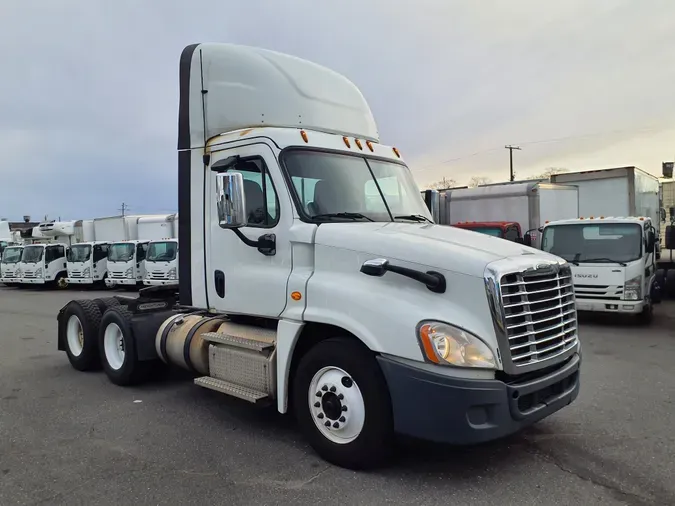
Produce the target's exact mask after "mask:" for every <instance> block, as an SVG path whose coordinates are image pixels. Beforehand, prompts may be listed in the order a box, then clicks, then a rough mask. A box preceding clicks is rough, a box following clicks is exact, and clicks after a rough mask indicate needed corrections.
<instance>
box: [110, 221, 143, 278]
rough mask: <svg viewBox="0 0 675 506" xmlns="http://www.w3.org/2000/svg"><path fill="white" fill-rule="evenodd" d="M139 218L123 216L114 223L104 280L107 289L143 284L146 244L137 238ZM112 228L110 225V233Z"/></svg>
mask: <svg viewBox="0 0 675 506" xmlns="http://www.w3.org/2000/svg"><path fill="white" fill-rule="evenodd" d="M141 217H142V216H138V215H135V216H123V217H121V218H122V219H121V220H119V219H118V220H116V221H115V222H114V227H115V230H114V234H115V237H116V239H115V240H111V241H110V244H109V246H108V259H107V260H108V272H107V277H106V279H105V284H106V286H107V287H109V288H114V287H117V286H122V287H128V288H130V287H135V286H137V285H138V284H140V283H142V282H143V277H144V275H145V263H144V260H145V252H146V251H147V249H148V242H147V241H140V240H139V238H138V220H139V218H141ZM112 227H113V225H110V232H113V229H112Z"/></svg>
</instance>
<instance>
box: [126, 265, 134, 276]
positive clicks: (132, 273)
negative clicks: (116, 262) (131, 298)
mask: <svg viewBox="0 0 675 506" xmlns="http://www.w3.org/2000/svg"><path fill="white" fill-rule="evenodd" d="M124 276H125V277H127V278H133V277H134V269H133V267H129V268H128V269H127V270H126V271H125V273H124Z"/></svg>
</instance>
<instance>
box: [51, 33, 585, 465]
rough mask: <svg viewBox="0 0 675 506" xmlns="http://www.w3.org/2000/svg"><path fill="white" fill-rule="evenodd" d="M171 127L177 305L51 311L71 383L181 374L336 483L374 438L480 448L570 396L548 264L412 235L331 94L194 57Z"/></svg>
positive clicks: (378, 148) (187, 56)
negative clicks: (101, 375)
mask: <svg viewBox="0 0 675 506" xmlns="http://www.w3.org/2000/svg"><path fill="white" fill-rule="evenodd" d="M179 107H180V109H179V120H178V153H179V155H178V157H179V159H178V165H179V175H178V192H179V195H178V197H179V199H178V201H179V203H178V205H179V220H180V230H179V234H180V236H179V243H180V247H181V255H180V258H179V262H180V282H179V288H178V294H176V290H175V289H172V288H167V287H148V288H145V289H143V290H141V292H140V295H139V297H138V298H122V297H119V298H116V299H115V298H114V299H113V300H110V299H94V300H75V301H71V302H70V303H68V304H67V305H66V306H64V307H63V308H62V309H61V310H60V312H59V315H58V348H59V349H60V350H63V351H64V352H65V353H66V354H67V356H68V359H69V361H70V363H71V364H72V366H73V367H74V368H75V369H78V370H86V369H91V368H95V367H97V366H102V367H103V369H104V371H105V373H106V375H107V376H108V378H109V379H110V380H111V381H112V382H113V383H115V384H118V385H131V384H134V383H137V382H140V381H142V380H143V379H144V378H147V377H148V375H149V374H152V372H153V371H154V370H156V368H155V364H156V363H157V362H158V361H163V362H166V363H169V364H174V365H178V366H180V367H184V368H186V369H188V370H190V371H193V373H194V374H195V376H196V378H195V380H194V381H195V384H196V385H199V386H202V387H205V388H209V389H212V390H214V391H216V392H220V393H223V394H226V395H231V396H234V397H238V398H240V399H244V400H246V401H249V402H251V403H255V404H263V403H272V404H273V405H274V406H276V409H277V410H278V411H279V412H281V413H287V412H289V411H290V412H293V413H294V414H295V416H296V417H297V419H298V422H299V425H300V427H301V429H302V431H303V432H304V434H305V436H306V438H307V439H308V441H309V442H310V444H311V445H312V447H313V448H314V449H315V450H316V451H317V452H318V453H319V454H320V455H321V456H322V457H323V458H325V459H326V460H328V461H330V462H333V463H335V464H338V465H341V466H345V467H350V468H363V467H370V466H374V465H378V464H381V463H383V462H385V461H386V460H385V459H386V458H387V456H388V454H389V453H390V452H391V451H392V449H393V447H394V445H393V444H392V439H393V436H394V434H395V433H402V434H408V435H411V436H417V437H422V438H425V439H429V440H433V441H437V442H446V443H454V444H470V443H476V442H481V441H488V440H492V439H496V438H500V437H503V436H506V435H508V434H511V433H514V432H516V431H518V430H520V429H521V428H523V427H525V426H527V425H530V424H532V423H534V422H536V421H538V420H541V419H542V418H545V417H547V416H549V415H551V414H553V413H555V412H556V411H558V410H560V409H562V408H564V407H565V406H567V405H568V404H569V403H571V402H572V401H573V400H574V399H575V398H576V397H577V394H578V392H579V374H580V364H581V345H580V342H579V339H578V335H577V322H576V310H575V307H574V292H573V290H572V283H571V270H570V266H569V264H568V263H567V262H566V261H565V260H563V259H561V258H560V257H557V256H554V255H550V254H548V253H545V252H542V251H539V250H536V249H533V248H528V247H526V246H523V245H521V244H516V243H512V242H508V241H502V240H500V239H497V238H493V237H489V236H486V235H482V234H476V233H473V232H468V231H465V230H461V229H456V228H453V227H446V226H440V225H435V224H434V223H432V222H431V218H430V214H429V212H428V210H427V209H426V207H425V205H424V201H423V200H422V198H421V196H420V193H419V189H418V188H417V187H416V185H415V183H414V180H413V177H412V175H411V173H410V170H409V169H408V167H407V166H406V165H405V163H404V161H403V159H402V158H401V155H400V153H399V151H398V150H397V149H396V148H392V147H388V146H385V145H383V144H381V143H380V140H379V135H378V131H377V127H376V124H375V121H374V118H373V116H372V114H371V111H370V109H369V107H368V104H367V103H366V101H365V99H364V98H363V96H362V95H361V92H360V91H359V90H358V88H357V87H356V86H355V85H354V84H352V83H351V82H350V81H349V80H347V79H346V78H345V77H343V76H342V75H340V74H337V73H335V72H333V71H331V70H329V69H326V68H324V67H321V66H318V65H315V64H313V63H310V62H307V61H304V60H301V59H298V58H294V57H292V56H288V55H284V54H280V53H276V52H272V51H267V50H262V49H256V48H250V47H241V46H235V45H229V44H196V45H192V46H188V47H187V48H185V49H184V51H183V53H182V55H181V62H180V105H179ZM177 295H178V297H179V299H180V300H179V303H178V304H177V303H176V296H177Z"/></svg>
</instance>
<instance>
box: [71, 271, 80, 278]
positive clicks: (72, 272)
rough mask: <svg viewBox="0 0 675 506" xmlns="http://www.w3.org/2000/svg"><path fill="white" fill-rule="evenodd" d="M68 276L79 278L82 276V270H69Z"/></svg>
mask: <svg viewBox="0 0 675 506" xmlns="http://www.w3.org/2000/svg"><path fill="white" fill-rule="evenodd" d="M68 276H69V277H71V278H81V277H83V276H82V271H70V273H69V274H68Z"/></svg>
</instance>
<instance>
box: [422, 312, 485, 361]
mask: <svg viewBox="0 0 675 506" xmlns="http://www.w3.org/2000/svg"><path fill="white" fill-rule="evenodd" d="M417 337H418V339H419V340H420V343H421V345H422V350H423V352H424V355H425V356H426V357H427V358H428V359H429V360H430V361H431V362H434V363H436V364H447V365H454V366H456V367H478V368H481V369H496V368H497V364H496V361H495V357H494V355H493V353H492V351H491V350H490V348H488V346H487V345H486V344H485V343H484V342H483V341H481V340H480V339H479V338H478V337H476V336H474V335H473V334H470V333H469V332H467V331H466V330H462V329H460V328H457V327H454V326H452V325H448V324H447V323H441V322H425V323H423V324H422V325H420V327H419V328H418V331H417Z"/></svg>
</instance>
